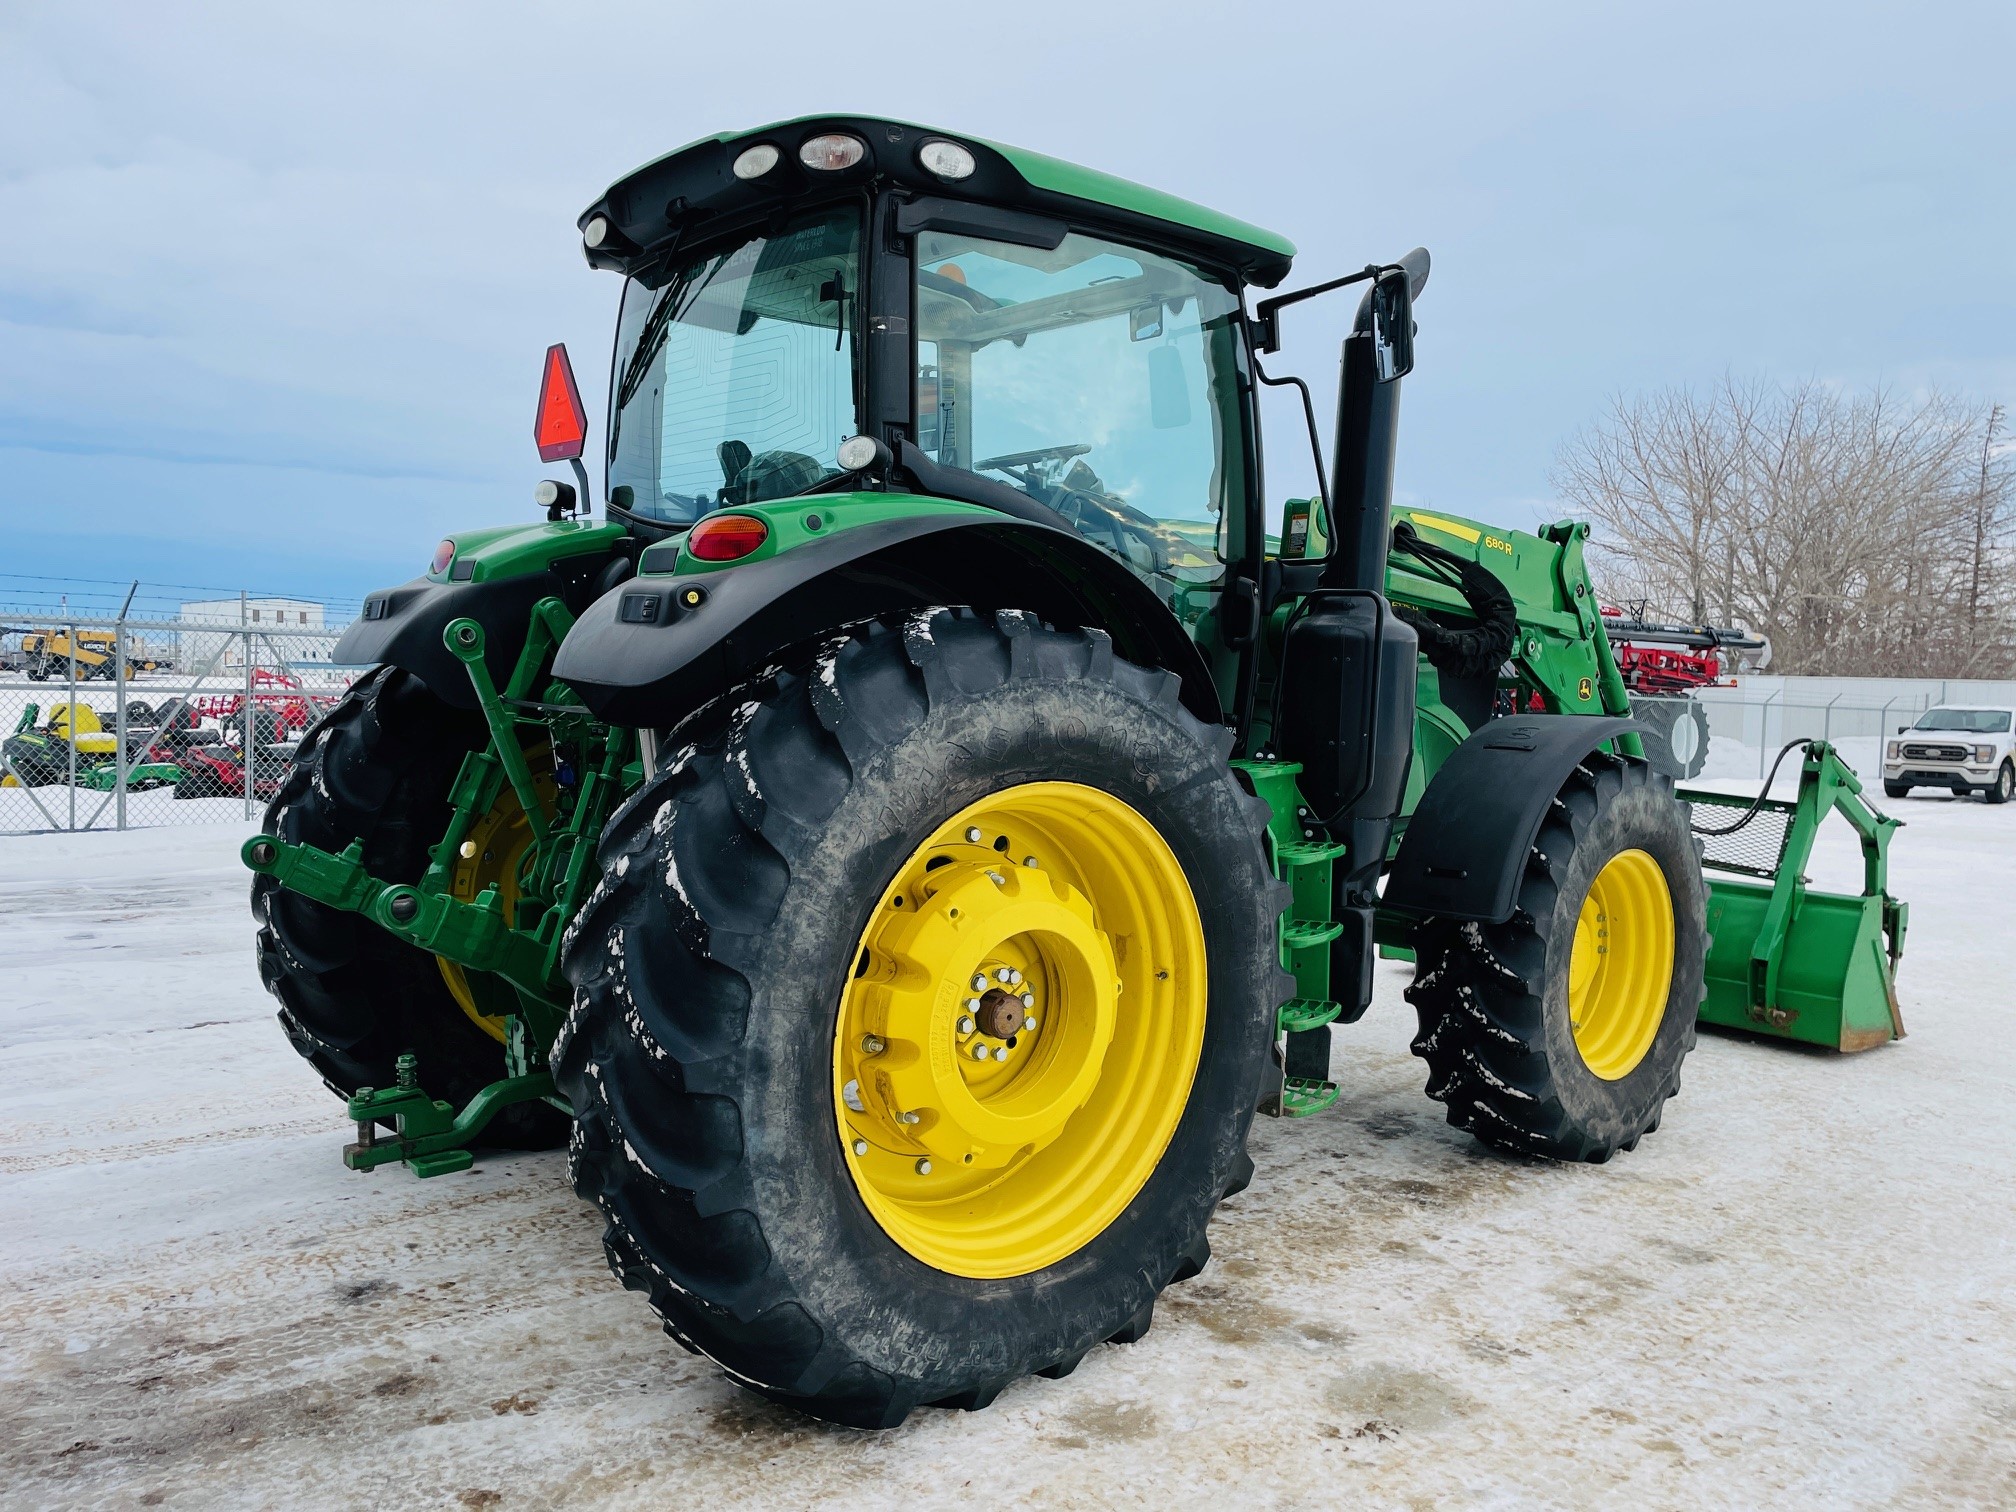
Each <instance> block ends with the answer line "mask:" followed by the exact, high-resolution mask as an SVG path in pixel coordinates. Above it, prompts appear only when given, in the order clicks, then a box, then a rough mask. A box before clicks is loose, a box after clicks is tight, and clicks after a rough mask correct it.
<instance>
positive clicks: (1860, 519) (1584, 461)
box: [1555, 378, 2016, 677]
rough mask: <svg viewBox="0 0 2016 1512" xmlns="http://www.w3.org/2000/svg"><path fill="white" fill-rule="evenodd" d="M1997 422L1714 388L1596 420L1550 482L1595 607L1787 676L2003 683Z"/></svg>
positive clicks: (2010, 615) (2011, 583)
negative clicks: (1686, 629) (1641, 605)
mask: <svg viewBox="0 0 2016 1512" xmlns="http://www.w3.org/2000/svg"><path fill="white" fill-rule="evenodd" d="M2003 427H2004V417H2003V412H2002V409H2001V407H2000V406H1999V405H1997V406H1993V407H1981V406H1970V405H1968V404H1965V403H1963V402H1961V401H1959V400H1956V399H1954V398H1952V397H1950V396H1947V395H1944V394H1938V393H1934V394H1930V395H1927V396H1925V397H1923V398H1921V399H1918V400H1915V401H1912V402H1908V403H1906V402H1901V401H1899V400H1898V399H1897V398H1896V397H1895V396H1894V395H1893V394H1891V393H1890V392H1888V391H1886V390H1883V389H1876V390H1873V391H1871V392H1869V393H1866V394H1850V393H1844V392H1842V391H1840V390H1837V389H1834V388H1830V387H1827V386H1824V385H1822V384H1818V383H1813V382H1807V383H1801V384H1796V385H1792V386H1790V387H1782V388H1781V387H1774V386H1770V385H1766V384H1761V383H1739V382H1737V381H1736V380H1735V379H1733V378H1729V379H1724V380H1723V382H1722V383H1721V384H1719V385H1718V386H1717V387H1716V388H1714V389H1713V390H1711V391H1709V392H1707V393H1698V392H1696V391H1694V390H1691V389H1669V390H1664V391H1661V392H1658V393H1654V394H1649V395H1641V396H1637V397H1632V398H1620V399H1618V400H1616V401H1614V402H1613V403H1612V405H1611V407H1610V410H1609V412H1608V413H1607V414H1605V415H1604V416H1603V417H1602V419H1600V420H1599V421H1598V422H1597V423H1596V424H1594V425H1592V426H1591V427H1589V428H1588V429H1587V430H1585V431H1583V432H1582V433H1581V434H1579V435H1577V436H1576V437H1574V438H1573V439H1572V440H1571V441H1570V442H1569V443H1568V444H1567V445H1566V446H1565V447H1564V448H1563V449H1562V452H1561V455H1560V458H1559V461H1558V464H1557V467H1556V477H1555V482H1556V486H1557V488H1558V489H1559V490H1560V492H1561V493H1562V495H1563V496H1564V497H1565V498H1566V499H1567V500H1568V501H1569V503H1570V504H1571V506H1572V507H1573V508H1574V510H1575V512H1577V513H1578V514H1580V515H1582V516H1584V517H1586V518H1588V519H1590V520H1592V521H1593V522H1594V523H1595V525H1596V526H1597V530H1596V531H1595V533H1594V535H1593V537H1592V564H1593V565H1594V566H1595V568H1596V570H1597V571H1598V573H1599V574H1600V578H1601V581H1602V583H1603V585H1604V587H1605V589H1606V591H1607V592H1608V593H1609V594H1610V595H1611V596H1612V597H1615V598H1623V599H1631V600H1640V599H1642V600H1645V601H1648V602H1649V603H1650V604H1651V605H1652V606H1653V608H1654V610H1655V612H1658V613H1660V614H1663V615H1666V616H1670V617H1673V618H1679V619H1688V620H1694V621H1708V620H1713V621H1716V622H1718V623H1723V624H1740V625H1745V626H1748V627H1749V628H1751V629H1752V630H1756V631H1761V632H1762V633H1764V634H1766V635H1768V636H1770V637H1771V642H1772V646H1773V648H1774V652H1775V660H1774V666H1775V667H1776V668H1778V669H1781V670H1784V671H1787V672H1807V673H1862V674H1868V675H1891V676H1905V675H1918V676H1935V677H1993V676H2005V675H2009V674H2011V673H2012V672H2016V555H2012V550H2011V547H2010V544H2009V543H2010V537H2011V533H2012V528H2016V477H2012V472H2011V465H2010V460H2011V450H2012V449H2011V448H2010V447H2009V446H2008V445H2007V444H2006V443H2005V442H2004V440H2003Z"/></svg>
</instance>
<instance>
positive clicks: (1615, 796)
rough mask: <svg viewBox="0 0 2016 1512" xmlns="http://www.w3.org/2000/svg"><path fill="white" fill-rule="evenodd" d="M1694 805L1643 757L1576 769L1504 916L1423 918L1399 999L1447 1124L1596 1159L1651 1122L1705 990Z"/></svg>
mask: <svg viewBox="0 0 2016 1512" xmlns="http://www.w3.org/2000/svg"><path fill="white" fill-rule="evenodd" d="M1707 943H1708V933H1707V919H1706V889H1705V887H1704V885H1703V883H1702V880H1701V865H1700V851H1699V848H1698V845H1697V842H1696V841H1695V839H1694V837H1693V834H1692V832H1691V831H1690V830H1689V828H1688V821H1687V810H1686V809H1685V807H1683V806H1682V805H1681V804H1680V803H1679V802H1677V801H1676V800H1675V799H1674V797H1673V789H1672V784H1671V783H1670V782H1669V781H1668V780H1667V779H1666V778H1665V777H1663V776H1661V775H1659V774H1658V773H1655V772H1654V771H1653V770H1652V769H1651V768H1650V767H1649V766H1647V765H1646V764H1645V763H1644V762H1642V761H1636V760H1630V759H1627V758H1622V757H1615V756H1609V755H1607V754H1605V753H1602V752H1597V753H1595V754H1592V755H1591V756H1589V757H1587V758H1585V759H1584V761H1583V763H1582V764H1581V765H1580V766H1578V767H1577V768H1576V769H1575V772H1574V773H1573V774H1572V776H1571V777H1570V779H1569V781H1568V783H1567V784H1566V786H1564V787H1563V788H1562V790H1561V792H1560V794H1559V796H1558V797H1557V799H1556V801H1555V803H1554V804H1553V806H1552V808H1551V810H1550V812H1549V813H1548V816H1547V818H1546V819H1545V820H1544V821H1543V822H1542V824H1541V827H1540V833H1539V835H1538V836H1537V837H1536V838H1535V840H1534V843H1533V847H1532V850H1531V851H1530V853H1529V854H1528V856H1527V859H1526V866H1525V871H1524V875H1523V876H1522V878H1521V881H1520V885H1519V893H1518V902H1517V905H1516V907H1515V908H1514V910H1513V913H1512V917H1511V918H1510V919H1509V920H1507V921H1506V922H1505V923H1503V924H1484V925H1479V924H1473V923H1462V922H1457V921H1453V920H1447V919H1431V920H1429V921H1428V922H1427V923H1425V924H1423V925H1422V926H1421V928H1420V930H1419V931H1418V933H1417V936H1416V950H1417V962H1418V965H1417V968H1416V974H1415V979H1414V984H1413V985H1412V986H1411V987H1409V988H1408V989H1407V999H1408V1001H1409V1002H1411V1003H1413V1005H1414V1006H1415V1009H1416V1010H1417V1011H1418V1013H1419V1015H1420V1022H1421V1030H1420V1033H1419V1035H1418V1036H1417V1037H1416V1038H1415V1040H1414V1044H1413V1050H1414V1053H1415V1054H1416V1055H1418V1056H1420V1057H1421V1058H1422V1059H1423V1060H1425V1061H1427V1062H1428V1095H1429V1096H1430V1097H1432V1098H1434V1099H1435V1100H1436V1101H1438V1102H1442V1103H1445V1104H1446V1105H1447V1106H1448V1109H1449V1122H1450V1123H1451V1124H1453V1125H1454V1126H1455V1127H1457V1128H1459V1129H1467V1130H1469V1131H1470V1132H1471V1133H1473V1134H1475V1135H1476V1136H1477V1137H1478V1138H1479V1139H1481V1140H1483V1141H1484V1142H1485V1143H1487V1144H1490V1145H1495V1146H1498V1147H1499V1148H1502V1149H1506V1150H1512V1151H1517V1152H1519V1153H1523V1154H1531V1155H1547V1156H1552V1157H1553V1158H1555V1159H1557V1160H1587V1161H1597V1162H1600V1161H1605V1160H1608V1159H1609V1158H1610V1157H1611V1156H1612V1155H1614V1154H1616V1153H1617V1152H1618V1151H1619V1150H1630V1149H1635V1148H1636V1147H1637V1144H1638V1141H1639V1139H1640V1138H1642V1137H1643V1136H1644V1135H1646V1134H1649V1133H1651V1132H1652V1131H1653V1130H1655V1129H1657V1128H1658V1127H1659V1119H1660V1114H1661V1111H1662V1109H1663V1108H1664V1107H1665V1104H1666V1100H1667V1098H1669V1097H1671V1096H1672V1095H1673V1094H1674V1093H1675V1092H1677V1091H1679V1089H1680V1063H1681V1062H1682V1061H1683V1060H1685V1059H1686V1056H1687V1052H1688V1051H1690V1050H1692V1049H1693V1048H1694V1038H1695V1018H1696V1015H1697V1014H1698V1012H1699V1010H1700V1005H1701V1001H1702V998H1703V997H1704V996H1705V994H1706V991H1707V986H1706V963H1707Z"/></svg>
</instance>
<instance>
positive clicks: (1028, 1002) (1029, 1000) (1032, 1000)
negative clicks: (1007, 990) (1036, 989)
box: [1022, 992, 1036, 1008]
mask: <svg viewBox="0 0 2016 1512" xmlns="http://www.w3.org/2000/svg"><path fill="white" fill-rule="evenodd" d="M1022 1006H1023V1007H1024V1008H1034V1007H1035V1006H1036V994H1035V993H1033V992H1025V993H1023V994H1022Z"/></svg>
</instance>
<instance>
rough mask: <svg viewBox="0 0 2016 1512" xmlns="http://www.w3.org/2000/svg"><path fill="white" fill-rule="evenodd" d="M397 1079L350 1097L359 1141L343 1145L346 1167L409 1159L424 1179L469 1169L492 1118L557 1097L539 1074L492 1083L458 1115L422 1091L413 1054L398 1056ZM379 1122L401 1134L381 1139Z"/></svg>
mask: <svg viewBox="0 0 2016 1512" xmlns="http://www.w3.org/2000/svg"><path fill="white" fill-rule="evenodd" d="M398 1076H399V1084H398V1085H397V1086H394V1087H384V1088H374V1087H360V1088H358V1090H357V1095H356V1096H354V1097H352V1098H351V1099H350V1102H349V1110H348V1111H349V1115H350V1117H351V1118H352V1119H353V1120H354V1121H355V1122H356V1125H357V1142H356V1143H355V1144H348V1145H345V1146H344V1147H343V1164H344V1165H346V1166H348V1167H349V1168H350V1169H351V1170H353V1171H370V1170H375V1169H376V1168H377V1167H379V1166H381V1165H390V1164H391V1163H392V1162H393V1161H395V1160H398V1161H404V1162H405V1163H406V1164H407V1165H409V1166H411V1167H412V1168H413V1174H414V1175H416V1176H420V1177H427V1176H445V1175H447V1174H448V1173H450V1172H451V1171H466V1170H468V1169H469V1167H470V1166H471V1165H472V1164H473V1163H474V1162H475V1158H476V1157H475V1156H474V1155H472V1154H470V1152H469V1146H470V1144H471V1143H473V1142H474V1141H475V1139H476V1136H477V1135H479V1134H481V1133H482V1132H483V1130H484V1129H485V1128H486V1127H488V1125H489V1123H490V1120H491V1119H493V1118H495V1117H496V1116H497V1115H498V1114H499V1113H501V1112H502V1111H503V1110H504V1109H506V1108H508V1107H510V1106H511V1105H512V1104H513V1103H522V1102H533V1101H536V1100H539V1099H541V1098H552V1097H554V1096H555V1095H556V1094H555V1092H554V1090H553V1077H552V1075H551V1074H550V1073H548V1072H545V1071H534V1072H530V1073H528V1074H527V1075H524V1076H511V1077H506V1078H505V1079H504V1080H503V1081H494V1082H492V1083H490V1085H489V1086H487V1087H485V1088H483V1090H482V1091H480V1092H478V1093H477V1094H476V1095H475V1096H474V1097H472V1098H470V1099H469V1103H468V1106H467V1107H465V1108H463V1109H462V1111H461V1112H460V1113H457V1112H456V1111H455V1107H454V1104H452V1103H445V1102H438V1101H436V1100H435V1099H434V1098H431V1097H429V1096H428V1095H427V1093H426V1092H425V1091H424V1090H423V1089H422V1088H421V1086H420V1077H419V1066H418V1063H417V1062H416V1061H415V1059H414V1057H413V1056H412V1055H411V1054H406V1055H401V1056H400V1057H399V1061H398ZM380 1123H390V1124H391V1125H392V1127H393V1128H394V1129H395V1130H396V1131H397V1132H396V1133H395V1134H394V1135H393V1136H392V1138H390V1139H389V1140H386V1139H381V1138H380V1137H379V1131H378V1125H379V1124H380Z"/></svg>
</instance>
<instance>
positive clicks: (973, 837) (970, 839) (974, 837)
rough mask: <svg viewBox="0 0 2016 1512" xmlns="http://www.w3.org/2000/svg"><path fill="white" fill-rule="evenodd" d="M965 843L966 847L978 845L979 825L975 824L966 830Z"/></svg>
mask: <svg viewBox="0 0 2016 1512" xmlns="http://www.w3.org/2000/svg"><path fill="white" fill-rule="evenodd" d="M966 843H967V844H968V845H978V844H979V843H980V826H979V825H977V824H976V825H973V826H971V827H970V828H969V829H968V830H967V831H966Z"/></svg>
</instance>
